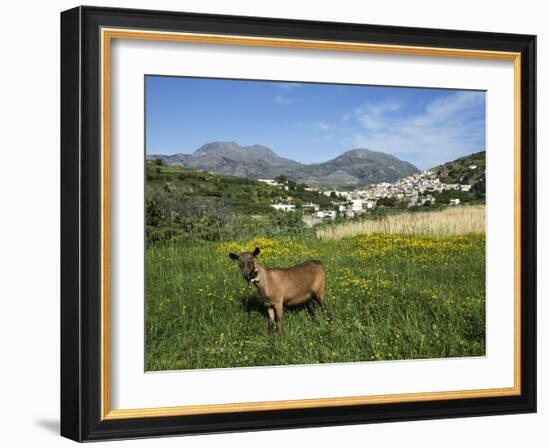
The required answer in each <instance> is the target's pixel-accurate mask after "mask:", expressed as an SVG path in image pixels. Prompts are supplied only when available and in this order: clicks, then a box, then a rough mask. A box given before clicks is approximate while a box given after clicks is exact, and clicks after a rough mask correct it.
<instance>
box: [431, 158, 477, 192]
mask: <svg viewBox="0 0 550 448" xmlns="http://www.w3.org/2000/svg"><path fill="white" fill-rule="evenodd" d="M474 167H475V168H474ZM430 171H433V172H434V173H435V174H436V175H437V176H438V177H439V178H440V179H441V182H445V183H448V184H469V185H472V186H474V185H477V184H480V183H482V184H483V186H484V185H485V151H480V152H476V153H474V154H470V155H468V156H465V157H460V158H459V159H456V160H453V161H452V162H447V163H444V164H443V165H439V166H436V167H434V168H431V169H430Z"/></svg>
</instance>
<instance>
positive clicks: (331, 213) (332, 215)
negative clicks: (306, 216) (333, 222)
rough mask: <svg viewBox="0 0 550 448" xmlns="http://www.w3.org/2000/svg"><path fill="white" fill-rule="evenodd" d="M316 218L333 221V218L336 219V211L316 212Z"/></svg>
mask: <svg viewBox="0 0 550 448" xmlns="http://www.w3.org/2000/svg"><path fill="white" fill-rule="evenodd" d="M316 216H317V218H330V219H334V218H336V211H335V210H321V211H319V212H317V214H316Z"/></svg>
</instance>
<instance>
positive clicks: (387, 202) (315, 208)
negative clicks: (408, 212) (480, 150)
mask: <svg viewBox="0 0 550 448" xmlns="http://www.w3.org/2000/svg"><path fill="white" fill-rule="evenodd" d="M468 169H469V170H478V169H480V168H479V167H477V166H476V165H469V166H468ZM258 181H259V182H263V183H265V184H268V185H271V186H275V187H279V188H281V189H282V190H287V191H288V189H289V186H288V181H287V180H286V179H285V178H284V177H283V178H281V177H278V178H276V179H258ZM471 188H472V185H470V184H460V183H445V182H442V181H441V180H440V179H439V177H438V176H437V175H436V174H435V173H434V172H433V171H429V170H425V171H422V172H420V173H418V174H412V175H410V176H407V177H403V178H402V179H399V180H398V181H397V182H394V183H389V182H381V183H378V184H374V185H369V186H367V187H365V188H363V189H356V190H337V189H329V190H327V189H323V188H314V187H306V188H305V189H306V190H308V191H316V192H319V193H322V194H324V195H326V196H328V197H331V198H333V199H334V201H333V207H330V208H329V207H324V208H323V207H321V206H320V205H318V204H315V203H309V204H302V205H301V208H302V209H303V210H305V211H309V212H310V214H311V215H312V217H313V218H317V219H335V218H336V217H337V216H338V215H340V216H342V217H347V218H350V217H354V216H356V215H360V214H362V213H365V212H367V211H369V210H373V209H374V208H376V207H377V206H393V205H395V204H396V203H401V204H402V205H403V206H406V207H418V206H423V205H430V204H433V203H435V202H436V198H435V196H434V194H437V193H442V192H445V191H448V192H449V193H450V198H449V202H448V205H459V204H460V198H458V197H456V198H454V197H452V196H453V195H452V193H453V192H457V193H458V192H468V191H470V189H471ZM456 196H459V194H457V195H456ZM271 207H272V208H274V209H275V210H280V211H285V212H293V211H295V210H296V205H295V204H293V203H292V197H291V196H289V197H287V199H286V200H281V201H280V202H277V203H274V204H271Z"/></svg>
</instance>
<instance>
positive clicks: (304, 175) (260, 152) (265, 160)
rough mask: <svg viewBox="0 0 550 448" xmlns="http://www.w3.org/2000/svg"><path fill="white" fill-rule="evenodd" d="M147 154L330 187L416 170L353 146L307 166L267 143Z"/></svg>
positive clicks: (181, 163)
mask: <svg viewBox="0 0 550 448" xmlns="http://www.w3.org/2000/svg"><path fill="white" fill-rule="evenodd" d="M147 157H148V159H160V160H162V161H164V163H166V164H168V165H175V166H181V167H189V168H196V169H201V170H206V171H210V172H213V173H219V174H228V175H232V176H240V177H247V178H250V179H262V178H270V179H272V178H275V177H277V176H279V175H284V176H286V177H287V178H289V179H292V180H294V181H296V182H302V183H308V184H316V185H331V186H351V185H361V184H369V183H378V182H394V181H396V180H397V179H399V178H401V177H404V176H407V175H409V174H413V173H417V172H418V169H417V168H416V167H415V166H414V165H412V164H410V163H408V162H404V161H402V160H399V159H397V158H396V157H394V156H392V155H390V154H385V153H382V152H377V151H371V150H369V149H366V148H359V149H353V150H351V151H347V152H345V153H343V154H341V155H340V156H338V157H336V158H335V159H332V160H329V161H327V162H323V163H316V164H309V165H307V164H302V163H299V162H296V161H293V160H289V159H285V158H283V157H279V156H278V155H277V154H276V153H275V152H274V151H272V150H271V149H269V148H267V147H266V146H262V145H253V146H240V145H239V144H238V143H236V142H212V143H207V144H205V145H203V146H201V147H200V148H198V149H197V150H196V151H195V152H193V153H192V154H173V155H162V154H153V155H148V156H147Z"/></svg>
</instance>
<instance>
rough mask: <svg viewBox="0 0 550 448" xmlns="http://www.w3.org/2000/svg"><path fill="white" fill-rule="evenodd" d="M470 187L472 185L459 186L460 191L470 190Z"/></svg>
mask: <svg viewBox="0 0 550 448" xmlns="http://www.w3.org/2000/svg"><path fill="white" fill-rule="evenodd" d="M471 188H472V186H471V185H468V184H466V185H461V186H460V190H461V191H470V189H471Z"/></svg>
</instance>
